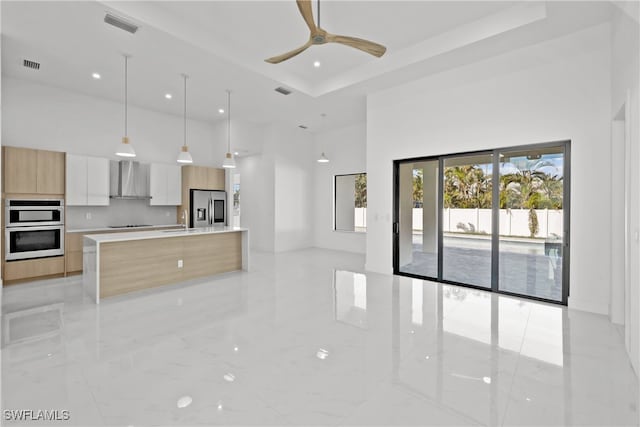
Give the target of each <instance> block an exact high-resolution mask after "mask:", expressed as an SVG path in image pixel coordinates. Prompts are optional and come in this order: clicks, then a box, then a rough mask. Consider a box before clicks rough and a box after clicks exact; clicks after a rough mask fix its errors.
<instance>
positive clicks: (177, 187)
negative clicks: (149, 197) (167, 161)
mask: <svg viewBox="0 0 640 427" xmlns="http://www.w3.org/2000/svg"><path fill="white" fill-rule="evenodd" d="M180 204H182V167H181V166H178V165H167V205H171V206H178V205H180Z"/></svg>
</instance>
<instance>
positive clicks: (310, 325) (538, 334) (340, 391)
mask: <svg viewBox="0 0 640 427" xmlns="http://www.w3.org/2000/svg"><path fill="white" fill-rule="evenodd" d="M252 261H253V263H254V268H253V269H252V271H251V272H242V273H233V274H228V275H224V276H221V277H219V278H216V279H213V280H205V281H202V282H192V283H185V284H181V285H177V286H170V287H166V288H162V289H156V290H153V291H149V292H141V293H137V294H132V295H128V296H126V297H119V298H113V299H108V300H105V301H103V304H101V305H100V306H99V307H98V306H96V305H94V304H93V303H91V301H90V300H89V299H87V298H86V297H85V296H84V295H83V294H82V291H81V287H80V286H79V281H78V280H77V279H73V278H71V279H67V280H62V281H57V282H55V281H53V282H42V283H38V284H28V285H24V286H23V287H17V286H16V287H10V288H4V289H3V295H2V307H3V322H4V323H3V325H4V327H3V343H4V344H3V356H4V357H3V358H2V378H3V398H2V404H3V409H19V408H33V409H40V408H59V409H68V410H70V412H71V420H70V421H69V422H68V423H62V422H61V423H60V425H66V424H74V425H84V426H88V425H139V424H140V425H148V424H157V425H195V424H204V425H211V424H224V425H309V424H316V425H425V424H426V425H474V424H490V425H518V424H528V425H578V424H592V425H593V424H595V425H633V424H637V423H638V413H637V409H636V406H635V405H636V402H637V399H638V382H637V379H636V376H635V374H634V373H633V370H632V368H631V366H630V364H629V361H628V358H627V356H626V353H625V350H624V346H623V341H622V337H621V336H620V334H619V332H618V330H617V329H616V328H615V327H614V326H613V325H611V324H610V323H609V322H608V320H607V319H606V318H605V317H603V316H597V315H592V314H589V313H583V312H576V311H571V310H567V309H566V308H565V307H560V306H555V305H547V304H541V303H538V302H534V301H529V300H522V299H518V298H514V297H508V296H503V295H498V294H491V293H488V292H483V291H480V290H475V289H468V288H461V287H456V286H451V285H443V284H438V283H433V282H428V281H422V280H417V279H411V278H407V277H395V276H388V275H381V274H374V273H362V269H363V265H364V259H363V257H361V256H358V255H351V254H345V253H342V252H332V251H325V250H318V249H313V250H305V251H294V252H288V253H283V254H275V255H274V254H263V253H255V254H252ZM33 316H35V317H33ZM42 316H44V317H42ZM7 325H8V326H7ZM6 328H9V329H8V332H5V330H6ZM49 334H51V335H49ZM187 397H188V399H187ZM187 401H188V402H189V403H188V404H187V403H186V402H187ZM177 402H178V403H177Z"/></svg>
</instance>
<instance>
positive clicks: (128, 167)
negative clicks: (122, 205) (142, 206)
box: [109, 160, 151, 200]
mask: <svg viewBox="0 0 640 427" xmlns="http://www.w3.org/2000/svg"><path fill="white" fill-rule="evenodd" d="M109 166H110V172H111V173H110V176H111V178H110V180H111V182H110V191H109V197H110V198H112V199H125V200H148V199H150V198H151V196H149V165H145V164H140V163H139V162H135V161H133V160H120V161H116V160H111V162H110V164H109Z"/></svg>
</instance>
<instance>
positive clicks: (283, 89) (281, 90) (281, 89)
mask: <svg viewBox="0 0 640 427" xmlns="http://www.w3.org/2000/svg"><path fill="white" fill-rule="evenodd" d="M275 91H276V92H278V93H281V94H283V95H289V94H290V93H291V91H290V90H289V89H287V88H286V87H282V86H280V87H277V88H275Z"/></svg>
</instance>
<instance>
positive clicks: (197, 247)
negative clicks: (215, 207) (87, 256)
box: [97, 232, 243, 298]
mask: <svg viewBox="0 0 640 427" xmlns="http://www.w3.org/2000/svg"><path fill="white" fill-rule="evenodd" d="M242 244H243V242H242V233H241V232H232V233H219V234H202V235H191V236H184V237H183V236H180V237H165V238H154V239H146V240H128V241H117V242H103V243H100V248H99V251H97V256H99V258H100V259H99V265H100V269H99V271H98V272H97V274H98V275H99V277H100V289H99V291H100V298H104V297H109V296H113V295H119V294H123V293H127V292H131V291H136V290H141V289H148V288H154V287H157V286H162V285H167V284H173V283H178V282H181V281H184V280H189V279H195V278H198V277H206V276H211V275H214V274H219V273H224V272H229V271H237V270H241V269H242V268H243V259H242V256H243V254H242ZM180 261H182V263H180Z"/></svg>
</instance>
